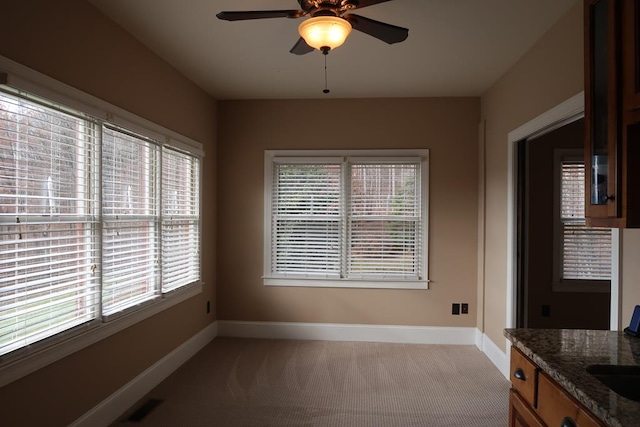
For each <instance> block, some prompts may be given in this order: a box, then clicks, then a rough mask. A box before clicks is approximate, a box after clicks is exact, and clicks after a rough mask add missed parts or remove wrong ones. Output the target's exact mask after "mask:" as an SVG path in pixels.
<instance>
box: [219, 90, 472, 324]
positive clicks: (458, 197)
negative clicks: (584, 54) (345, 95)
mask: <svg viewBox="0 0 640 427" xmlns="http://www.w3.org/2000/svg"><path fill="white" fill-rule="evenodd" d="M479 116H480V110H479V99H478V98H458V99H456V98H448V99H384V100H380V99H378V100H375V99H368V100H308V101H229V102H220V103H219V117H218V118H219V123H220V127H219V135H218V141H219V145H218V173H219V174H218V183H219V185H218V197H219V199H218V200H219V203H218V230H219V232H218V247H219V248H220V250H219V251H218V302H219V306H218V314H219V318H220V319H222V320H245V321H286V322H330V323H358V324H393V325H429V326H445V325H447V326H475V324H476V294H477V292H476V267H477V256H476V254H477V252H476V249H477V229H478V228H477V206H478V198H477V171H478V157H477V140H478V135H477V129H478V128H477V126H478V120H479ZM384 148H428V149H430V166H429V167H430V175H429V178H430V184H429V190H430V196H429V203H430V209H429V214H430V218H429V223H430V224H429V276H430V279H431V280H432V281H433V282H432V283H431V289H429V290H371V289H342V288H340V289H338V288H334V289H319V288H301V287H300V288H289V287H265V286H263V284H262V279H261V276H262V273H263V270H262V269H263V266H262V263H263V246H262V245H263V188H264V187H263V163H264V150H267V149H384ZM452 302H468V303H469V304H470V310H469V311H470V313H469V315H460V316H452V315H451V303H452Z"/></svg>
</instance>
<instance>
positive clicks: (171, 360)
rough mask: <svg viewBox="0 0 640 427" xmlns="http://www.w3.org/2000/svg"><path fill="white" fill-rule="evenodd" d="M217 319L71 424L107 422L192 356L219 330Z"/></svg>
mask: <svg viewBox="0 0 640 427" xmlns="http://www.w3.org/2000/svg"><path fill="white" fill-rule="evenodd" d="M217 329H218V325H217V324H216V322H214V323H212V324H211V325H209V326H207V327H206V328H204V329H203V330H201V331H200V332H198V333H197V334H196V335H194V336H193V337H191V338H190V339H189V340H188V341H186V342H184V343H183V344H182V345H180V346H179V347H178V348H176V349H175V350H173V351H172V352H171V353H169V354H167V355H166V356H165V357H163V358H162V359H160V360H159V361H158V362H156V363H154V364H153V365H152V366H151V367H149V368H148V369H146V370H145V371H144V372H142V373H141V374H140V375H138V376H137V377H135V378H134V379H133V380H131V381H129V382H128V383H127V384H126V385H125V386H123V387H122V388H121V389H119V390H118V391H116V392H115V393H113V394H112V395H111V396H109V397H108V398H106V399H105V400H104V401H102V402H101V403H100V404H99V405H98V406H96V407H94V408H93V409H91V410H90V411H89V412H87V413H86V414H84V415H83V416H81V417H80V418H78V419H77V420H75V421H74V422H73V423H72V424H71V426H72V427H85V426H86V427H89V426H91V427H95V426H108V425H109V424H111V423H112V422H114V421H115V420H116V419H117V418H118V417H119V416H120V415H122V414H123V413H124V412H125V411H126V410H127V409H129V408H130V407H131V405H133V404H134V403H135V402H137V401H138V400H140V399H142V398H143V397H144V396H145V394H147V393H148V392H150V391H151V390H153V388H154V387H155V386H157V385H158V384H160V383H161V382H162V381H163V380H164V379H165V378H167V377H168V376H169V375H171V373H172V372H173V371H175V370H176V369H178V368H179V367H180V366H181V365H182V364H183V363H185V362H186V361H187V360H189V359H190V358H191V357H193V356H194V355H195V354H196V353H197V352H199V351H200V350H201V349H202V348H203V347H204V346H205V345H207V344H208V343H209V342H211V340H213V339H214V338H215V337H216V335H217V333H218V330H217Z"/></svg>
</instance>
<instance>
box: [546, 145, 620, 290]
mask: <svg viewBox="0 0 640 427" xmlns="http://www.w3.org/2000/svg"><path fill="white" fill-rule="evenodd" d="M564 161H584V151H583V150H582V149H579V148H575V149H570V148H563V149H555V150H554V152H553V215H554V217H553V282H552V291H553V292H578V293H609V292H611V280H589V279H563V278H562V269H563V264H562V263H563V247H564V238H563V236H564V229H563V222H562V219H561V218H560V191H561V188H560V187H561V185H562V184H561V174H562V162H564ZM614 243H615V242H614V236H613V233H612V242H611V268H612V273H611V274H612V277H613V269H614V266H613V263H614V257H615V256H614V251H615V246H614Z"/></svg>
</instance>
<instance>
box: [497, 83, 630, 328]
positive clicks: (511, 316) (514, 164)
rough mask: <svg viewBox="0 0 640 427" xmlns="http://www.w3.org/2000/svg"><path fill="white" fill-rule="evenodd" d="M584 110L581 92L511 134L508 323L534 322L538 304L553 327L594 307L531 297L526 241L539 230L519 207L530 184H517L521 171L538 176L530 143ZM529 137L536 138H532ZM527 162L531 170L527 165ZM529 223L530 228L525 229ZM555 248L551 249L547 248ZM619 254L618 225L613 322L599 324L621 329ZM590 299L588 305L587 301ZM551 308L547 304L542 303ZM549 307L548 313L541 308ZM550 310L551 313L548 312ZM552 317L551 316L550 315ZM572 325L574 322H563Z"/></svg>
mask: <svg viewBox="0 0 640 427" xmlns="http://www.w3.org/2000/svg"><path fill="white" fill-rule="evenodd" d="M583 115H584V93H579V94H577V95H575V96H573V97H571V98H569V99H567V100H566V101H564V102H562V103H561V104H559V105H557V106H556V107H554V108H552V109H550V110H549V111H547V112H545V113H543V114H541V115H540V116H538V117H536V118H534V119H533V120H531V121H529V122H527V123H525V124H523V125H522V126H520V127H519V128H517V129H515V130H513V131H512V132H510V133H509V135H508V153H509V157H508V158H509V164H508V176H509V180H508V217H507V221H508V222H507V232H508V236H509V238H508V241H507V293H506V297H507V298H506V312H507V318H506V327H507V328H514V327H523V326H529V327H532V326H531V325H528V323H529V320H530V319H529V313H528V311H530V307H532V306H533V308H534V310H535V311H536V312H538V313H540V314H539V316H540V317H542V318H545V319H543V321H546V322H548V323H547V324H549V325H550V326H549V327H555V326H553V325H552V324H551V323H552V321H551V320H550V319H554V314H557V316H555V319H558V320H559V321H560V320H561V319H562V318H563V317H564V318H565V320H566V318H567V317H568V318H571V317H572V316H571V314H572V313H576V312H579V313H588V312H589V310H590V309H591V308H590V307H589V304H588V303H584V302H583V301H579V300H576V299H573V298H571V297H570V295H569V294H570V293H567V295H565V296H564V299H562V300H560V301H559V302H553V303H548V304H546V303H545V304H542V303H541V302H540V300H539V299H538V300H537V302H535V304H534V301H531V300H530V299H531V298H530V297H531V295H529V292H528V289H527V286H530V285H531V283H527V282H526V281H525V280H523V277H526V276H525V274H528V269H529V266H528V263H527V262H528V261H527V259H528V257H529V255H528V254H527V250H528V249H527V245H524V244H523V241H527V239H528V236H527V233H531V232H534V230H531V229H527V228H526V227H527V226H528V221H529V220H530V213H529V215H527V213H528V211H527V210H526V209H519V206H521V205H523V204H524V203H525V202H524V201H525V200H526V199H525V198H526V197H527V195H526V191H527V187H526V186H521V187H519V186H518V183H519V182H520V180H519V178H518V177H519V176H520V177H521V176H524V175H525V174H530V175H531V174H532V176H535V169H534V168H535V165H533V164H530V163H531V162H530V161H529V160H530V159H527V155H526V150H527V148H528V147H530V146H532V145H530V144H533V143H535V142H531V141H533V140H535V139H536V138H538V137H541V136H543V135H545V134H547V133H550V132H553V131H554V130H557V129H560V128H562V127H564V126H565V125H569V124H571V123H574V122H576V121H577V120H579V119H581V118H582V117H583ZM527 140H531V141H530V142H529V143H527ZM527 166H528V167H529V170H527ZM523 227H525V228H523ZM547 250H548V251H551V249H550V248H549V249H547ZM619 253H620V234H619V231H618V230H617V229H613V230H612V232H611V284H610V294H609V295H608V296H607V297H606V298H603V295H600V298H601V299H604V300H605V301H608V302H609V310H608V312H609V321H608V324H607V325H603V324H602V319H601V318H600V321H599V323H600V324H599V326H600V327H603V326H604V328H606V329H611V330H617V329H618V326H619V319H618V317H619V306H620V300H619V298H620V293H619V282H620V278H619V275H620V271H619V268H618V266H619ZM584 304H586V305H584ZM543 305H544V306H551V307H542V306H543ZM543 309H544V310H545V313H544V314H545V315H543V312H542V310H543ZM547 314H548V315H547ZM547 318H549V319H547ZM564 324H565V325H569V323H564ZM559 325H560V326H558V327H571V328H574V327H589V326H580V325H579V324H578V323H577V322H575V323H573V324H571V325H570V326H562V324H561V323H559Z"/></svg>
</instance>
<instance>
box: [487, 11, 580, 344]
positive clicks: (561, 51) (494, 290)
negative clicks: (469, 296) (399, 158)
mask: <svg viewBox="0 0 640 427" xmlns="http://www.w3.org/2000/svg"><path fill="white" fill-rule="evenodd" d="M582 16H583V14H582V2H578V3H576V5H575V6H574V7H573V8H572V9H571V10H570V11H569V12H568V13H567V14H566V15H565V16H564V17H563V18H561V19H560V20H559V21H558V22H557V23H556V24H555V25H554V26H553V27H552V28H551V29H550V30H549V31H548V32H547V33H546V34H545V35H544V36H543V37H542V38H541V39H540V40H539V41H538V42H537V43H536V44H535V45H534V46H533V47H532V48H531V50H530V51H529V52H527V53H526V54H525V55H524V56H523V57H522V58H521V59H520V60H519V61H518V63H517V64H516V65H514V67H512V68H511V69H510V70H509V71H508V72H507V73H506V74H505V75H504V76H503V77H502V78H500V79H499V80H498V82H496V83H495V84H494V85H493V87H491V89H489V90H488V91H487V92H486V93H485V94H484V95H483V96H482V117H483V119H484V120H485V121H486V142H485V146H486V152H485V156H486V175H485V177H484V179H485V180H486V192H485V203H486V230H485V233H486V245H485V247H486V252H485V282H484V308H485V310H484V325H485V331H484V332H485V333H486V335H487V336H488V337H489V338H490V339H491V341H493V342H494V343H495V344H496V345H498V347H499V348H501V349H503V350H505V349H506V341H505V338H504V336H503V334H502V331H503V329H504V328H505V325H506V291H507V239H508V236H507V208H508V207H507V197H508V194H507V186H508V174H507V167H508V161H509V159H507V157H508V156H507V153H508V151H507V150H508V145H507V138H508V134H509V132H511V131H513V130H515V129H517V128H518V127H519V126H521V125H523V124H524V123H526V122H528V121H530V120H532V119H534V118H535V117H537V116H538V115H540V114H542V113H544V112H545V111H547V110H549V109H550V108H552V107H554V106H556V105H558V104H560V103H561V102H563V101H565V100H567V99H568V98H570V97H571V96H573V95H575V94H577V93H579V92H581V91H582V90H583V81H584V80H583V79H584V73H583V52H584V50H583V43H582V39H583V35H582V28H583V24H582Z"/></svg>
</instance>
